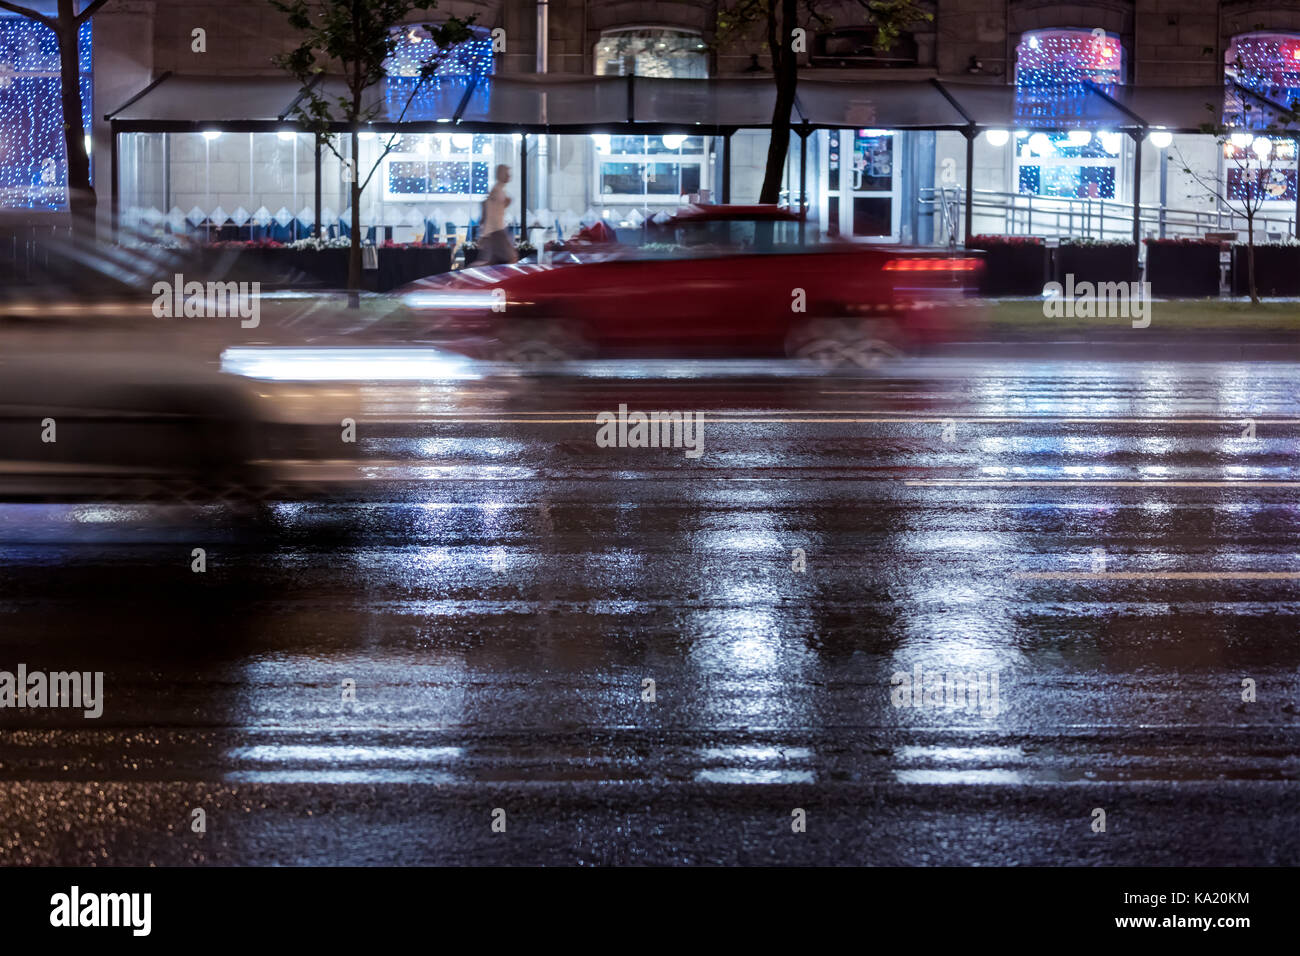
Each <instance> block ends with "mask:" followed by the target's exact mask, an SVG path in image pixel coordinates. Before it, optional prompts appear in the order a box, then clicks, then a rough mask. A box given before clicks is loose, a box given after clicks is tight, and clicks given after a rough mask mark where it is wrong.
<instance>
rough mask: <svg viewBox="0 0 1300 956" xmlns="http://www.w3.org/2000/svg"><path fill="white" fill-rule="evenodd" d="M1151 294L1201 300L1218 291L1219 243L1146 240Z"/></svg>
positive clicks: (1196, 240) (1192, 240) (1198, 240)
mask: <svg viewBox="0 0 1300 956" xmlns="http://www.w3.org/2000/svg"><path fill="white" fill-rule="evenodd" d="M1146 247H1147V281H1148V282H1150V283H1151V293H1152V294H1153V295H1158V296H1174V297H1178V296H1181V297H1184V298H1196V299H1204V298H1208V297H1210V296H1216V295H1218V294H1219V244H1218V243H1217V242H1210V241H1207V240H1205V239H1148V240H1146Z"/></svg>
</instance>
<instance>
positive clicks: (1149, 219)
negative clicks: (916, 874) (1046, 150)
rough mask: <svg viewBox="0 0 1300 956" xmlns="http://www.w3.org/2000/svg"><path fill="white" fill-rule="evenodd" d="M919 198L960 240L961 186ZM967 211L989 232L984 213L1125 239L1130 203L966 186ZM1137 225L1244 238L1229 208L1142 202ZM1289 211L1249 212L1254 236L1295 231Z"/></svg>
mask: <svg viewBox="0 0 1300 956" xmlns="http://www.w3.org/2000/svg"><path fill="white" fill-rule="evenodd" d="M920 192H921V195H920V200H919V201H920V204H921V206H922V207H924V208H929V209H930V210H932V212H933V214H934V215H936V216H937V217H938V220H939V222H938V225H939V227H940V228H939V229H936V235H937V236H941V237H942V239H943V241H945V242H960V241H962V238H963V237H962V223H963V222H964V221H965V205H966V191H965V189H964V188H963V187H961V186H922V187H921V191H920ZM971 197H972V202H971V213H972V217H973V218H974V219H975V220H977V221H978V220H982V221H983V223H984V224H983V225H979V224H978V223H977V224H976V225H975V227H974V230H975V232H976V233H979V232H992V231H995V230H994V229H992V228H990V227H989V226H988V222H989V220H990V219H992V220H995V221H996V220H998V219H1001V223H1002V228H1001V230H1000V232H1001V234H1002V235H1008V236H1060V237H1065V236H1077V237H1087V238H1092V239H1117V240H1131V239H1132V238H1133V204H1132V203H1128V202H1120V201H1118V200H1115V199H1065V198H1061V199H1058V198H1055V197H1047V196H1032V195H1027V194H1024V193H1006V192H997V191H995V190H991V189H976V190H972V192H971ZM1138 220H1139V228H1140V231H1141V234H1142V237H1143V238H1146V237H1148V236H1166V237H1170V238H1174V237H1188V238H1192V237H1196V238H1200V237H1203V236H1204V235H1205V234H1206V233H1209V232H1236V233H1238V234H1239V235H1240V237H1241V238H1242V239H1243V240H1244V239H1245V238H1246V217H1245V216H1244V215H1242V214H1241V213H1239V212H1236V211H1234V210H1231V209H1188V208H1178V207H1174V206H1161V205H1160V204H1158V203H1154V204H1148V203H1143V204H1141V205H1139V207H1138ZM1295 227H1296V220H1295V216H1294V215H1290V216H1285V217H1283V216H1270V215H1265V214H1263V213H1261V214H1259V215H1257V216H1255V241H1256V242H1266V241H1268V240H1270V239H1285V238H1289V237H1294V236H1295V234H1296V228H1295Z"/></svg>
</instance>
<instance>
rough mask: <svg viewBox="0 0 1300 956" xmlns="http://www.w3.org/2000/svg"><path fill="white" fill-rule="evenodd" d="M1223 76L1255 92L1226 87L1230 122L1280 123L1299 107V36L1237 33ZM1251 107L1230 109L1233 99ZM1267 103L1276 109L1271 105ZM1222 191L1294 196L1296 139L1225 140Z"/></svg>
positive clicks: (1238, 195) (1244, 196)
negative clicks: (1243, 34) (1224, 188)
mask: <svg viewBox="0 0 1300 956" xmlns="http://www.w3.org/2000/svg"><path fill="white" fill-rule="evenodd" d="M1224 77H1225V79H1226V80H1227V82H1228V83H1229V84H1230V85H1231V84H1233V83H1235V84H1239V85H1240V86H1242V87H1245V88H1246V89H1247V90H1250V91H1251V92H1252V93H1254V94H1255V96H1254V97H1251V96H1250V95H1249V94H1243V93H1241V92H1239V91H1234V90H1232V89H1229V91H1228V96H1227V102H1228V103H1229V114H1230V115H1228V116H1227V117H1226V121H1227V122H1228V123H1229V124H1230V125H1233V126H1242V127H1247V128H1251V127H1253V128H1255V129H1259V128H1260V127H1262V126H1267V125H1269V124H1271V123H1280V122H1281V121H1282V120H1283V119H1284V117H1285V114H1286V112H1287V111H1289V110H1292V109H1295V108H1297V107H1300V36H1297V35H1295V34H1290V33H1252V34H1247V35H1245V36H1239V37H1236V38H1235V39H1234V40H1233V41H1232V44H1231V45H1230V46H1229V47H1228V50H1227V52H1226V54H1225V67H1224ZM1246 101H1248V102H1249V105H1250V106H1251V109H1250V110H1249V111H1247V110H1244V109H1233V107H1232V104H1240V105H1245V102H1246ZM1269 104H1275V105H1276V107H1277V108H1276V109H1275V110H1270V109H1269ZM1223 155H1224V159H1225V163H1224V174H1225V179H1226V186H1227V196H1228V198H1229V199H1230V200H1233V201H1236V202H1243V201H1247V200H1257V199H1262V200H1263V201H1265V202H1280V201H1286V202H1295V201H1296V195H1297V190H1296V168H1295V165H1296V163H1295V161H1296V144H1295V141H1294V140H1292V139H1288V138H1285V137H1268V136H1262V135H1261V136H1254V135H1251V134H1249V133H1245V132H1243V133H1241V134H1239V135H1238V136H1237V137H1235V138H1234V139H1233V140H1231V141H1230V142H1228V143H1226V144H1224V147H1223Z"/></svg>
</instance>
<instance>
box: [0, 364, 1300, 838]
mask: <svg viewBox="0 0 1300 956" xmlns="http://www.w3.org/2000/svg"><path fill="white" fill-rule="evenodd" d="M284 358H285V356H280V357H279V359H277V361H279V360H281V359H284ZM289 358H290V359H293V357H292V356H290V357H289ZM353 358H354V359H355V356H354V357H353ZM408 358H410V356H408ZM294 360H296V359H294ZM308 360H309V361H310V362H311V363H312V368H313V371H312V373H311V374H313V375H319V374H320V362H321V359H320V356H309V357H308ZM249 361H250V362H251V361H252V359H249ZM259 361H262V363H263V364H262V365H261V366H260V367H253V366H249V367H246V368H245V371H253V372H260V373H262V374H265V375H266V376H267V377H271V378H279V379H282V380H293V379H294V377H295V373H293V372H292V371H289V372H285V371H284V370H283V367H282V366H279V367H270V368H268V366H267V365H266V361H269V359H265V358H264V359H262V360H259ZM350 361H351V360H350ZM349 368H350V371H349V372H348V373H347V374H346V375H342V374H341V375H339V376H336V377H337V378H338V379H339V380H343V379H346V378H348V377H355V376H356V375H357V374H360V373H359V372H358V366H357V364H356V362H355V361H351V364H350V365H349ZM360 368H362V369H363V370H364V369H365V368H373V366H370V365H366V364H365V363H361V366H360ZM496 371H497V370H492V369H481V368H477V369H476V368H470V367H466V368H465V369H461V370H460V371H458V372H456V373H454V374H452V373H448V375H447V376H446V377H445V378H441V379H439V380H437V381H426V382H422V383H418V384H416V383H411V382H409V381H402V380H401V378H402V377H403V375H409V374H411V373H410V372H409V371H406V372H403V373H401V374H396V375H393V376H387V377H386V380H382V381H375V382H372V383H371V384H368V385H364V386H361V387H360V388H359V389H358V391H357V396H358V398H357V409H356V421H357V422H358V440H359V441H360V443H361V445H362V448H363V451H364V454H365V458H366V464H365V466H364V477H363V481H362V486H361V487H360V488H359V489H358V490H357V491H356V492H355V493H354V494H351V495H350V496H349V497H348V499H347V500H340V501H316V502H280V503H277V504H275V505H274V506H273V507H272V508H271V513H270V515H269V517H268V520H267V523H266V525H265V526H261V527H259V528H257V529H255V531H254V532H252V533H250V532H249V531H248V530H247V529H241V528H239V527H236V526H235V525H234V524H233V523H232V520H231V519H230V517H229V516H228V515H226V514H225V513H224V512H222V511H221V510H220V509H215V508H214V509H209V510H203V511H199V512H197V513H194V512H181V511H179V510H177V509H168V508H160V507H154V508H145V507H140V506H124V505H108V504H102V505H75V506H55V505H9V506H2V507H0V580H2V581H3V589H2V591H0V670H13V669H14V667H16V665H17V664H18V663H26V664H27V665H28V666H29V667H30V668H38V667H39V668H43V669H46V670H51V671H52V670H58V669H62V668H73V667H75V668H76V669H78V670H82V671H86V670H103V671H104V673H105V678H104V682H105V689H106V705H105V712H104V716H103V717H102V718H101V719H99V720H98V721H91V720H84V719H81V718H80V717H79V716H74V715H71V714H69V712H66V711H49V710H47V711H32V710H25V711H19V710H12V709H11V710H4V711H0V728H3V731H2V732H0V841H2V842H0V860H3V861H5V862H17V861H32V862H56V861H57V862H74V863H95V862H98V863H147V862H158V863H178V862H216V863H234V862H285V863H299V862H313V863H326V864H328V863H373V862H400V863H418V862H501V863H505V862H549V863H565V862H578V863H598V862H631V863H638V862H783V863H803V862H855V863H903V864H907V863H946V864H964V863H984V864H1005V863H1040V864H1042V863H1050V862H1066V863H1121V862H1125V863H1138V864H1149V863H1171V864H1201V863H1226V864H1236V863H1246V864H1251V863H1255V864H1259V863H1272V864H1283V863H1285V864H1295V863H1297V862H1300V836H1297V834H1300V828H1298V827H1297V826H1296V824H1297V822H1298V821H1297V816H1298V815H1300V814H1298V812H1297V808H1298V807H1300V801H1297V799H1296V798H1297V780H1298V778H1300V755H1298V754H1300V749H1298V746H1297V745H1300V715H1297V712H1296V707H1297V704H1298V703H1300V642H1297V640H1296V636H1297V634H1300V547H1298V546H1297V541H1300V536H1298V535H1297V532H1300V368H1298V367H1297V366H1294V365H1291V364H1284V363H1253V364H1229V363H1210V362H1201V363H1148V364H1130V363H1120V362H1116V363H1104V362H1097V363H1091V362H1059V363H1039V362H994V361H983V362H978V363H976V362H962V361H956V360H931V361H914V362H911V363H906V364H901V365H898V366H894V367H891V368H890V369H889V370H888V371H887V372H885V373H883V374H877V375H871V376H860V377H823V376H814V375H805V374H789V369H788V368H787V369H784V370H773V369H771V368H766V367H758V366H729V367H727V369H726V370H725V371H726V374H718V373H719V371H720V370H719V369H713V368H709V367H694V368H687V369H686V371H683V370H682V368H678V369H676V374H674V375H673V376H671V377H668V376H664V375H662V374H661V373H662V372H663V371H664V370H662V369H650V370H649V371H652V372H656V373H660V377H656V378H650V379H643V378H638V377H636V376H637V375H644V374H645V373H646V372H647V369H645V368H635V367H634V368H631V369H629V368H627V367H619V366H610V367H608V368H599V367H598V368H584V369H578V370H570V371H576V372H581V373H582V374H559V375H554V376H549V377H543V378H527V377H521V376H517V375H515V376H509V375H502V374H497V373H496ZM688 372H689V374H687V373H688ZM462 373H463V374H462ZM420 374H425V375H431V374H438V373H436V372H429V371H427V370H426V371H424V372H422V373H420ZM620 404H624V405H627V406H628V408H630V409H633V410H643V411H647V412H648V411H652V410H682V411H688V410H689V411H695V410H699V411H702V412H703V413H704V419H705V432H704V443H703V448H704V453H703V455H702V457H700V458H698V459H689V458H687V457H686V456H685V455H684V454H683V453H682V450H681V449H680V448H676V449H674V448H618V447H613V448H602V447H598V446H597V444H596V441H595V435H596V429H597V415H598V414H599V413H600V412H604V411H610V412H617V410H618V408H619V406H620ZM304 467H305V466H304ZM198 547H201V548H204V549H206V552H207V561H208V569H207V571H206V572H205V573H203V574H195V573H192V572H191V570H190V563H191V552H192V549H193V548H198ZM1243 681H1250V682H1253V684H1251V685H1250V686H1251V687H1252V688H1253V693H1254V696H1255V699H1254V700H1253V701H1250V702H1247V701H1243V695H1244V694H1245V689H1244V687H1243ZM347 682H354V684H351V685H349V684H348V683H347ZM648 682H653V684H650V683H648ZM349 686H354V687H355V699H354V700H352V699H348V700H345V699H344V697H345V696H347V695H346V693H345V688H347V687H349ZM651 697H652V698H653V699H650V698H651ZM194 807H203V808H205V810H206V812H207V814H208V832H207V833H205V834H202V835H199V834H194V833H192V832H191V831H190V828H189V819H190V817H189V814H190V811H191V809H192V808H194ZM497 807H500V808H504V809H505V810H506V814H507V817H508V819H509V821H510V823H509V827H508V829H507V832H506V833H505V834H499V833H493V832H492V831H491V829H490V823H491V817H490V814H491V811H492V809H493V808H497ZM796 807H797V808H804V809H806V810H807V812H808V821H809V822H808V832H807V833H805V834H792V833H791V828H790V819H791V816H790V814H791V810H792V809H793V808H796ZM1097 807H1102V808H1105V809H1106V811H1107V815H1108V820H1109V826H1108V831H1107V832H1106V833H1104V834H1098V833H1094V832H1092V829H1091V826H1090V824H1091V822H1092V817H1091V813H1092V811H1093V809H1094V808H1097Z"/></svg>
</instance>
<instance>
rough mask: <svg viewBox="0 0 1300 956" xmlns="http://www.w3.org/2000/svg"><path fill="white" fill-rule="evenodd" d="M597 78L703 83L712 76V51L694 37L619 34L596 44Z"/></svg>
mask: <svg viewBox="0 0 1300 956" xmlns="http://www.w3.org/2000/svg"><path fill="white" fill-rule="evenodd" d="M596 75H597V76H633V75H635V76H651V77H659V78H666V79H675V80H703V79H706V78H707V77H708V75H709V58H708V48H707V47H706V45H705V43H704V41H703V40H702V39H701V38H700V37H699V36H696V35H695V34H691V33H681V32H679V31H676V30H618V31H615V32H611V33H607V34H605V35H604V36H603V37H601V38H600V40H599V41H597V43H596Z"/></svg>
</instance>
